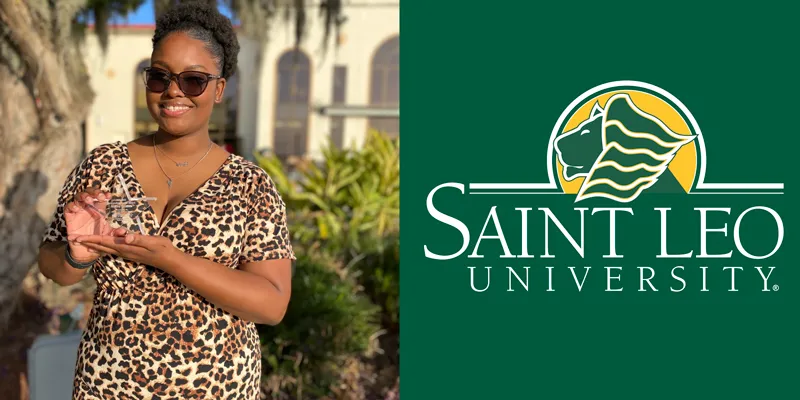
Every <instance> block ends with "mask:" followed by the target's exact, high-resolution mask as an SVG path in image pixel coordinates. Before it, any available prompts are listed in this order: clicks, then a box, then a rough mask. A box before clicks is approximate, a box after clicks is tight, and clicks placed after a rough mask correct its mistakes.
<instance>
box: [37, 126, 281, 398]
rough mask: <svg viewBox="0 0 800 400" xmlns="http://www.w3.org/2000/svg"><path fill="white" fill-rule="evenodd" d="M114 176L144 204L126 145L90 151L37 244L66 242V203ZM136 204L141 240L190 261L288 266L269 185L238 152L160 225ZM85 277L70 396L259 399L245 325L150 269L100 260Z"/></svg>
mask: <svg viewBox="0 0 800 400" xmlns="http://www.w3.org/2000/svg"><path fill="white" fill-rule="evenodd" d="M117 174H122V176H123V177H124V178H125V181H126V182H127V184H128V186H129V190H130V194H131V196H133V197H144V195H145V194H144V191H143V190H142V186H141V184H140V183H139V182H138V181H137V180H136V176H135V174H134V171H133V167H132V164H131V160H130V157H129V153H128V147H127V145H126V144H124V143H121V142H115V143H109V144H104V145H101V146H98V147H96V148H94V149H93V150H92V151H91V153H90V154H89V155H88V156H87V157H86V158H85V159H84V160H83V161H82V162H81V163H80V164H79V165H78V166H76V167H75V168H74V169H73V170H72V172H71V173H70V174H69V176H68V178H67V180H66V182H65V183H64V186H63V188H62V190H61V193H60V196H59V198H58V207H57V210H56V212H55V215H54V216H53V220H52V222H51V224H50V226H49V228H48V229H47V232H46V233H45V235H44V238H43V241H44V242H53V241H66V235H67V231H66V224H65V221H64V214H63V213H64V206H65V204H67V203H69V202H70V201H72V199H73V196H75V195H76V194H77V193H80V192H82V191H85V190H86V189H87V188H90V187H93V186H99V187H100V188H101V189H102V190H104V191H109V192H110V191H112V188H113V185H114V178H115V176H116V175H117ZM145 207H146V209H141V210H137V211H136V212H135V214H136V215H135V216H136V217H137V218H139V220H140V221H141V226H142V227H143V228H144V229H145V231H146V233H147V234H150V235H163V236H166V237H168V238H170V239H171V240H172V242H173V244H174V245H175V246H176V247H177V248H178V249H180V250H182V251H184V252H186V253H188V254H191V255H193V256H196V257H204V258H207V259H210V260H213V261H215V262H217V263H220V264H223V265H225V266H227V267H229V268H237V266H238V265H239V264H243V263H246V262H255V261H260V260H266V259H279V258H289V259H295V256H294V253H293V251H292V246H291V243H290V240H289V233H288V229H287V226H286V212H285V204H284V203H283V201H282V199H281V197H280V195H279V193H278V192H277V190H276V189H275V186H274V184H273V181H272V180H271V178H270V177H269V175H267V173H266V172H264V170H263V169H261V168H260V167H259V166H257V165H255V164H253V163H251V162H250V161H247V160H245V159H244V158H242V157H240V156H238V155H233V154H231V155H229V157H228V158H227V159H226V160H225V162H224V163H223V164H222V166H221V167H220V168H219V169H218V170H217V171H216V173H215V174H214V175H213V176H212V177H211V178H209V179H208V180H207V181H206V182H205V183H204V184H202V185H201V186H200V187H199V188H198V189H197V190H196V191H195V192H193V193H192V194H190V195H189V196H188V197H187V198H186V199H185V200H183V202H181V203H180V204H178V205H177V206H176V207H175V208H174V209H173V211H172V212H171V213H170V215H168V216H167V219H166V220H165V221H164V224H163V226H159V223H158V221H157V218H156V215H155V213H154V212H153V210H152V208H150V207H149V206H145ZM93 275H94V278H95V280H96V282H97V291H96V292H95V296H94V304H93V306H92V309H91V312H90V316H89V323H88V325H87V327H86V329H85V331H84V333H83V336H82V339H81V343H80V347H79V352H78V361H77V364H76V367H75V380H74V389H73V399H115V400H126V399H153V400H154V399H215V400H216V399H232V400H233V399H235V400H250V399H257V398H259V383H260V378H261V350H260V346H259V337H258V333H257V331H256V326H255V324H254V323H252V322H249V321H246V320H242V319H240V318H238V317H236V316H235V315H233V314H231V313H228V312H226V311H224V310H222V309H221V308H218V307H216V306H215V305H213V304H211V303H209V302H208V301H207V300H205V299H204V298H203V297H202V296H200V295H199V294H197V293H196V292H194V291H192V290H191V289H189V288H187V287H186V286H184V285H183V284H181V283H180V282H179V281H178V280H177V279H175V278H174V277H172V276H171V275H169V274H166V273H164V272H163V271H161V270H159V269H157V268H154V267H152V266H148V265H144V264H140V263H136V262H132V261H128V260H125V259H122V258H119V257H116V256H111V255H107V256H105V257H103V258H102V259H100V260H98V261H97V262H96V263H95V265H94V266H93ZM231 290H236V288H231Z"/></svg>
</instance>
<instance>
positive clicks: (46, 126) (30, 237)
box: [0, 0, 342, 337]
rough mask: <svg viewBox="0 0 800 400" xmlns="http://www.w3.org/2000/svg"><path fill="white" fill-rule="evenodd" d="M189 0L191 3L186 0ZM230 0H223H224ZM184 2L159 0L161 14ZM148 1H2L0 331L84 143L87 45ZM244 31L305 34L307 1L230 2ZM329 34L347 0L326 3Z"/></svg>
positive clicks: (88, 98) (88, 100) (89, 97)
mask: <svg viewBox="0 0 800 400" xmlns="http://www.w3.org/2000/svg"><path fill="white" fill-rule="evenodd" d="M184 1H186V0H184ZM194 1H205V2H211V3H216V1H215V0H194ZM220 1H223V0H220ZM178 2H179V1H178V0H155V1H154V7H155V11H156V13H157V14H160V13H161V12H163V11H164V10H165V9H167V8H168V7H169V6H170V5H172V4H175V3H178ZM142 3H143V0H58V1H57V2H54V1H50V0H25V1H21V0H0V139H2V140H0V337H2V335H3V331H4V330H5V328H6V326H7V324H8V319H9V316H10V315H11V313H12V310H13V309H14V306H15V304H16V302H17V299H18V298H19V294H20V288H21V284H22V281H23V279H24V277H25V276H26V274H27V273H28V271H29V270H30V268H31V266H32V265H33V264H34V263H35V260H36V254H37V249H38V245H39V240H40V238H41V234H42V232H43V229H44V226H45V223H46V221H47V220H48V219H49V218H50V216H51V215H52V212H53V211H54V206H55V205H54V204H53V201H52V199H54V198H56V197H57V194H58V191H59V190H60V186H61V182H63V179H64V177H65V176H66V174H67V173H68V172H69V169H70V168H72V167H73V166H74V165H75V164H76V163H77V162H78V161H79V157H80V156H81V152H82V150H83V144H82V142H81V137H82V135H81V132H82V124H83V121H84V120H85V119H86V117H87V115H88V112H89V109H90V106H91V104H92V101H93V99H94V93H93V91H92V89H91V86H90V85H89V84H88V82H89V75H88V72H87V67H86V65H85V63H84V58H83V55H82V54H81V48H80V44H81V42H82V39H83V38H84V37H85V34H86V32H87V31H88V29H87V27H88V22H87V21H94V32H95V34H96V35H97V36H98V39H99V42H100V45H101V47H102V48H103V49H104V50H105V48H106V46H107V45H108V35H109V32H108V24H109V20H110V19H111V18H113V17H118V16H125V15H127V14H128V13H129V12H131V11H133V10H135V9H137V8H138V7H140V6H141V5H142ZM223 4H224V5H226V6H228V7H229V8H230V9H231V10H233V12H234V14H235V15H236V16H237V18H238V19H239V20H240V21H241V26H242V30H243V31H244V34H245V35H249V36H252V37H255V38H257V39H259V40H261V41H262V42H264V43H266V42H267V41H268V39H269V33H270V29H269V28H270V27H271V26H272V22H273V21H274V20H275V19H276V18H278V17H280V18H284V19H285V20H288V21H289V22H292V21H293V23H294V26H295V39H296V43H299V42H300V41H301V40H302V39H303V32H304V28H305V23H306V11H307V4H306V0H227V1H224V3H223ZM319 7H320V9H319V11H320V12H319V18H321V19H323V20H324V24H325V25H324V26H325V27H326V28H325V32H326V34H325V37H324V39H323V40H324V42H325V44H327V43H328V36H329V35H328V32H331V30H332V29H337V28H338V26H339V23H340V21H341V18H340V13H341V11H342V3H341V0H327V1H322V3H321V4H319Z"/></svg>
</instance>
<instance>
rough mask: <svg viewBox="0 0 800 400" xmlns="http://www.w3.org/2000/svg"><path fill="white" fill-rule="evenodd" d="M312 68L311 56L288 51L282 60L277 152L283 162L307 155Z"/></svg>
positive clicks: (277, 114) (279, 79)
mask: <svg viewBox="0 0 800 400" xmlns="http://www.w3.org/2000/svg"><path fill="white" fill-rule="evenodd" d="M310 65H311V62H310V61H309V59H308V57H307V56H306V55H305V54H304V53H303V52H301V51H296V50H289V51H286V52H285V53H283V55H281V57H280V58H279V59H278V101H277V105H276V109H275V130H274V141H275V142H274V152H275V154H276V155H277V156H278V157H280V158H282V159H286V158H287V157H289V156H302V155H304V154H305V153H306V147H307V140H308V113H309V97H310V96H309V93H310V90H309V89H310V81H311V76H310V75H311V73H310Z"/></svg>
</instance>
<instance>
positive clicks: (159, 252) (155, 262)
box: [76, 233, 183, 269]
mask: <svg viewBox="0 0 800 400" xmlns="http://www.w3.org/2000/svg"><path fill="white" fill-rule="evenodd" d="M76 241H77V242H79V243H80V244H82V245H85V246H86V247H89V248H91V249H94V250H97V251H101V252H104V253H107V254H113V255H115V256H119V257H122V258H124V259H126V260H131V261H135V262H139V263H142V264H147V265H151V266H153V267H156V268H159V269H164V267H165V266H166V265H168V264H169V262H171V261H172V260H174V259H175V258H176V257H179V256H180V255H182V254H183V253H182V252H181V251H180V250H178V249H177V248H176V247H175V245H173V244H172V241H171V240H169V239H168V238H166V237H164V236H150V235H140V234H136V233H125V234H122V235H118V236H102V235H86V236H79V237H78V238H76Z"/></svg>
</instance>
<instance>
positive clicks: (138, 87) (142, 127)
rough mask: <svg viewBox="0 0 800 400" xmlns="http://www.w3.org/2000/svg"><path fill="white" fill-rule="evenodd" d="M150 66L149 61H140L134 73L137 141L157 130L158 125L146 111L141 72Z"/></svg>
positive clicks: (145, 93) (144, 90) (145, 92)
mask: <svg viewBox="0 0 800 400" xmlns="http://www.w3.org/2000/svg"><path fill="white" fill-rule="evenodd" d="M149 66H150V60H149V59H146V60H142V62H140V63H139V65H137V66H136V71H135V72H134V81H133V83H134V90H133V92H134V93H135V96H136V99H135V103H134V121H135V123H134V136H135V137H136V138H137V139H138V138H140V137H142V136H146V135H149V134H150V133H153V132H155V131H157V130H158V124H157V123H156V122H155V121H153V117H151V116H150V111H148V110H147V89H146V88H145V87H144V75H143V72H142V70H143V69H145V68H147V67H149Z"/></svg>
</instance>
